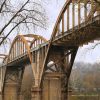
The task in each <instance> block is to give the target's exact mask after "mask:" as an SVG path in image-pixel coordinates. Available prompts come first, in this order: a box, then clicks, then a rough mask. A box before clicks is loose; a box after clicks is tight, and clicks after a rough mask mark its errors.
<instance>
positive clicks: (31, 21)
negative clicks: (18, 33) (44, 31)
mask: <svg viewBox="0 0 100 100" xmlns="http://www.w3.org/2000/svg"><path fill="white" fill-rule="evenodd" d="M0 19H1V21H0V45H1V44H2V43H3V41H4V40H5V39H6V38H7V37H8V35H9V34H11V33H12V32H13V31H14V30H16V29H17V30H18V29H19V30H20V29H27V30H29V29H30V28H31V29H32V28H34V27H36V26H38V27H42V28H45V25H46V16H45V10H44V9H43V7H42V4H41V2H40V1H38V0H18V1H17V0H0Z"/></svg>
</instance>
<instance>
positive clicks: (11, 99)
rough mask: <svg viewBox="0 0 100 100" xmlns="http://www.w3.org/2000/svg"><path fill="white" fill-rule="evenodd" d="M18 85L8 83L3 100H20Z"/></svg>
mask: <svg viewBox="0 0 100 100" xmlns="http://www.w3.org/2000/svg"><path fill="white" fill-rule="evenodd" d="M17 86H18V84H16V83H8V84H6V86H5V91H4V93H3V96H2V100H18V92H17V90H18V87H17Z"/></svg>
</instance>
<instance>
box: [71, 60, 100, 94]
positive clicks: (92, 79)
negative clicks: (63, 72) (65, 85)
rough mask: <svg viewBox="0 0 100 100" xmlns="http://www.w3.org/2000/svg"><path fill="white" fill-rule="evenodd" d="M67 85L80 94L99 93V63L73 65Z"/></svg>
mask: <svg viewBox="0 0 100 100" xmlns="http://www.w3.org/2000/svg"><path fill="white" fill-rule="evenodd" d="M69 85H70V87H71V88H72V89H74V90H76V91H80V92H81V91H85V92H86V91H87V92H89V91H90V92H100V63H94V64H90V63H83V62H78V63H75V64H74V67H73V70H72V73H71V78H70V84H69Z"/></svg>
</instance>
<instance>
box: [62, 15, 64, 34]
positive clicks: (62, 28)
mask: <svg viewBox="0 0 100 100" xmlns="http://www.w3.org/2000/svg"><path fill="white" fill-rule="evenodd" d="M62 34H64V13H63V15H62Z"/></svg>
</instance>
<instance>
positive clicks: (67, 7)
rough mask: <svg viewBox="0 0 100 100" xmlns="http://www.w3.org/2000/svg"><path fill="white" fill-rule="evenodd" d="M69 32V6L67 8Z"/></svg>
mask: <svg viewBox="0 0 100 100" xmlns="http://www.w3.org/2000/svg"><path fill="white" fill-rule="evenodd" d="M67 30H69V6H68V7H67Z"/></svg>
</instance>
